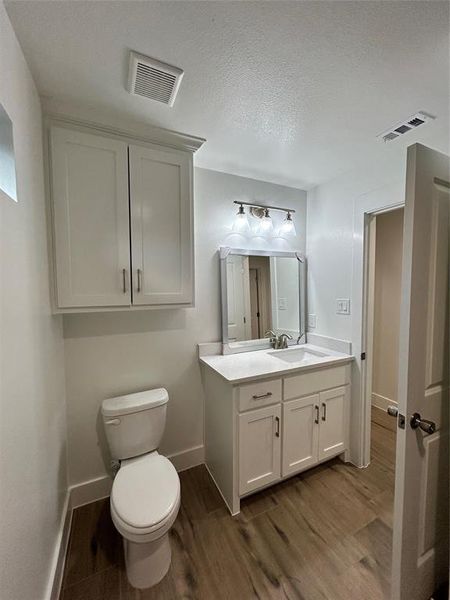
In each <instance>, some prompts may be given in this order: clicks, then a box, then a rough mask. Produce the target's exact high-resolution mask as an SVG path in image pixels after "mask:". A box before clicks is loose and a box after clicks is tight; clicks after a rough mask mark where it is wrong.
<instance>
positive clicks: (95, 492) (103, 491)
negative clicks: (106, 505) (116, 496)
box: [69, 475, 112, 509]
mask: <svg viewBox="0 0 450 600" xmlns="http://www.w3.org/2000/svg"><path fill="white" fill-rule="evenodd" d="M111 487H112V479H111V477H110V476H109V475H102V476H101V477H96V478H95V479H90V480H89V481H83V483H79V484H77V485H72V486H70V488H69V489H70V506H71V508H72V509H74V508H78V507H79V506H84V505H85V504H90V503H91V502H96V501H97V500H101V499H102V498H107V497H108V496H109V495H110V493H111Z"/></svg>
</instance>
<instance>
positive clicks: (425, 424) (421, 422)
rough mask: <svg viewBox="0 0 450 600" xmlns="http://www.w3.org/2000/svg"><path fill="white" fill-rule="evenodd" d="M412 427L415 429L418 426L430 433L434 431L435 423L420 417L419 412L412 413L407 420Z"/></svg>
mask: <svg viewBox="0 0 450 600" xmlns="http://www.w3.org/2000/svg"><path fill="white" fill-rule="evenodd" d="M409 424H410V425H411V427H412V428H413V429H417V428H418V427H420V429H421V430H422V431H425V433H429V434H432V433H434V432H435V431H436V423H433V421H427V420H426V419H422V417H421V416H420V414H419V413H414V414H413V416H412V417H411V420H410V422H409Z"/></svg>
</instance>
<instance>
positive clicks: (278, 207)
mask: <svg viewBox="0 0 450 600" xmlns="http://www.w3.org/2000/svg"><path fill="white" fill-rule="evenodd" d="M233 204H240V205H241V206H251V207H252V208H263V209H265V208H268V209H270V210H280V211H282V212H286V213H295V210H294V209H293V208H281V207H280V206H268V205H267V204H255V203H254V202H241V201H240V200H233Z"/></svg>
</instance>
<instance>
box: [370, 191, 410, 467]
mask: <svg viewBox="0 0 450 600" xmlns="http://www.w3.org/2000/svg"><path fill="white" fill-rule="evenodd" d="M404 206H405V204H404V203H402V204H398V205H397V206H390V207H388V208H384V209H380V210H376V211H373V212H368V213H365V214H364V259H363V307H362V309H363V313H362V314H363V318H362V330H361V348H364V350H362V351H363V352H365V353H366V358H365V360H364V361H363V360H361V394H362V402H363V404H364V412H365V423H364V460H365V464H369V463H370V442H371V426H372V425H371V423H372V380H373V363H374V360H373V359H374V356H373V352H374V350H373V347H374V323H375V261H376V234H377V229H376V223H377V217H378V216H380V215H383V214H386V213H391V212H394V211H396V210H400V209H401V208H403V207H404Z"/></svg>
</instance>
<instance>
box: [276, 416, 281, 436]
mask: <svg viewBox="0 0 450 600" xmlns="http://www.w3.org/2000/svg"><path fill="white" fill-rule="evenodd" d="M275 425H276V428H275V435H276V436H277V437H280V417H275Z"/></svg>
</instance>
